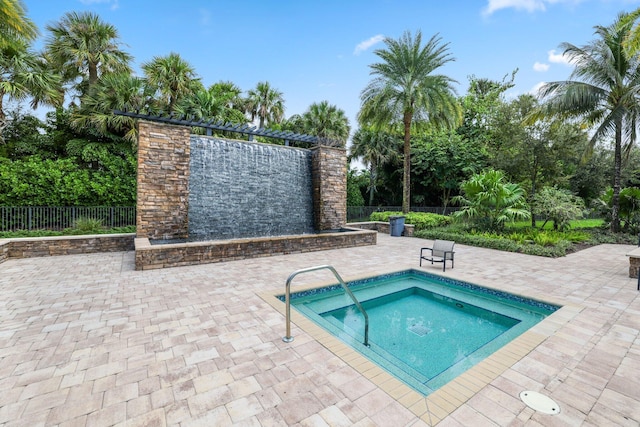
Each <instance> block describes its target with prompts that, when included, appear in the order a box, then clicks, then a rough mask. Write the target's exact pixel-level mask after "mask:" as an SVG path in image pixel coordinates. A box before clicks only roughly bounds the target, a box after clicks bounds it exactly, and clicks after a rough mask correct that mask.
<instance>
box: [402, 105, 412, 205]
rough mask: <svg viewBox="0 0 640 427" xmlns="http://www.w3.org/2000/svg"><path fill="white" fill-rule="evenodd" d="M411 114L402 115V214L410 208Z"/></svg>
mask: <svg viewBox="0 0 640 427" xmlns="http://www.w3.org/2000/svg"><path fill="white" fill-rule="evenodd" d="M411 119H412V116H411V113H409V112H405V113H404V118H403V122H404V172H403V174H402V183H403V184H402V187H403V188H402V213H404V214H406V213H409V207H410V206H411V202H410V200H411Z"/></svg>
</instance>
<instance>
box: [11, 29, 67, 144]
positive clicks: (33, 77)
mask: <svg viewBox="0 0 640 427" xmlns="http://www.w3.org/2000/svg"><path fill="white" fill-rule="evenodd" d="M59 83H60V81H59V79H58V78H57V76H56V75H55V74H54V73H52V72H51V71H50V70H48V69H47V68H46V67H45V64H44V63H43V61H42V58H40V57H38V56H37V55H36V54H35V53H33V52H32V51H30V50H29V46H28V44H27V42H26V41H25V40H23V39H19V38H17V39H13V40H12V41H11V42H9V43H7V44H5V45H3V46H2V47H0V141H1V139H2V137H1V135H2V131H3V130H4V128H5V127H6V124H7V123H6V113H5V111H4V103H5V101H6V100H13V101H22V100H24V99H26V98H27V97H31V106H32V107H33V108H37V106H38V105H39V104H40V103H44V104H49V105H60V104H61V102H62V99H61V97H60V92H59V91H57V88H58V86H59Z"/></svg>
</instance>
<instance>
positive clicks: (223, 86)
mask: <svg viewBox="0 0 640 427" xmlns="http://www.w3.org/2000/svg"><path fill="white" fill-rule="evenodd" d="M209 92H211V94H213V96H215V97H216V98H218V99H221V100H223V101H224V103H225V105H226V106H227V108H233V109H235V110H238V111H244V110H245V107H244V99H242V96H241V95H242V89H240V87H239V86H237V85H236V84H235V83H233V82H230V81H226V82H225V81H219V82H218V83H214V84H212V85H211V86H209Z"/></svg>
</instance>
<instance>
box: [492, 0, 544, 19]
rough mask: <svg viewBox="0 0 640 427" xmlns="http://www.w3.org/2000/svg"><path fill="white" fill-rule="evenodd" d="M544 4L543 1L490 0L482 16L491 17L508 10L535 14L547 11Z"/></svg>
mask: <svg viewBox="0 0 640 427" xmlns="http://www.w3.org/2000/svg"><path fill="white" fill-rule="evenodd" d="M544 4H545V2H544V1H543V0H489V2H488V4H487V6H486V7H485V8H484V9H483V10H482V14H483V15H485V16H489V15H491V14H492V13H493V12H496V11H498V10H500V9H508V8H514V9H516V10H525V11H527V12H535V11H536V10H545V5H544Z"/></svg>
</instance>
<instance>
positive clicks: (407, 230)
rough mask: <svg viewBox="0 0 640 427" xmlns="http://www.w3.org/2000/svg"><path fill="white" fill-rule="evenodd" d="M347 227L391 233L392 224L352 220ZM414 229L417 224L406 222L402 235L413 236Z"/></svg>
mask: <svg viewBox="0 0 640 427" xmlns="http://www.w3.org/2000/svg"><path fill="white" fill-rule="evenodd" d="M347 227H351V228H359V229H361V230H375V231H377V232H378V233H383V234H390V233H391V224H390V223H388V222H382V221H365V222H350V223H348V224H347ZM414 230H415V225H412V224H405V225H404V229H403V230H402V235H403V236H405V237H413V231H414Z"/></svg>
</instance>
